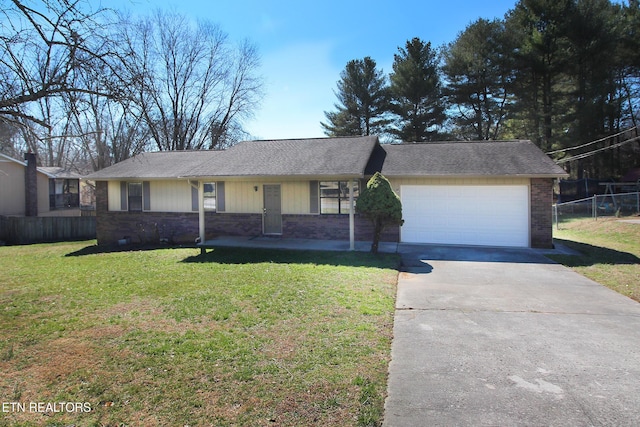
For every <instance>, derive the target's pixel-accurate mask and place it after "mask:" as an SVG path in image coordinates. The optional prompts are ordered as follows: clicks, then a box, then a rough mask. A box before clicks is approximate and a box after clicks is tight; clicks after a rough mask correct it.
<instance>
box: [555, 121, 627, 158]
mask: <svg viewBox="0 0 640 427" xmlns="http://www.w3.org/2000/svg"><path fill="white" fill-rule="evenodd" d="M633 130H635V131H636V132H637V131H638V127H637V126H635V127H632V128H630V129H626V130H623V131H621V132H618V133H616V134H613V135H609V136H605V137H604V138H600V139H596V140H595V141H591V142H587V143H586V144H582V145H578V146H575V147H569V148H563V149H561V150H554V151H548V152H547V154H556V153H563V152H565V151H571V150H577V149H578V148H584V147H588V146H590V145H593V144H597V143H598V142H602V141H606V140H607V139H609V138H614V137H616V136H620V135H622V134H624V133H627V132H631V131H633ZM636 138H637V137H636Z"/></svg>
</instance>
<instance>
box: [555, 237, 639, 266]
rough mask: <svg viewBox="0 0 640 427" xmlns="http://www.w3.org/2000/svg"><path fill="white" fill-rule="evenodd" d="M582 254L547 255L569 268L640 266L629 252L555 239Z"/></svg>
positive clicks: (637, 259)
mask: <svg viewBox="0 0 640 427" xmlns="http://www.w3.org/2000/svg"><path fill="white" fill-rule="evenodd" d="M554 240H556V241H558V242H559V243H562V244H563V245H565V246H567V247H569V248H571V249H574V250H576V251H578V252H580V255H547V256H548V257H549V258H551V259H553V260H554V261H556V262H559V263H561V264H563V265H566V266H568V267H589V266H591V265H595V264H611V265H632V264H640V258H638V257H637V256H636V255H634V254H631V253H628V252H620V251H616V250H614V249H609V248H604V247H602V246H593V245H589V244H587V243H581V242H575V241H573V240H562V239H554Z"/></svg>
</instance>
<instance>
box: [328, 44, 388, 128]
mask: <svg viewBox="0 0 640 427" xmlns="http://www.w3.org/2000/svg"><path fill="white" fill-rule="evenodd" d="M336 97H337V98H338V101H339V103H338V104H335V105H334V106H335V108H336V110H337V111H335V112H327V111H325V113H324V114H325V116H326V118H327V123H320V124H321V125H322V127H323V128H324V132H325V134H326V135H328V136H355V135H372V134H376V133H382V132H384V131H385V127H386V126H387V124H388V120H387V119H386V118H385V115H386V112H387V111H388V85H387V80H386V77H385V76H384V73H383V72H382V70H378V69H377V67H376V62H375V61H374V60H373V59H371V58H370V57H365V58H364V59H354V60H351V61H349V62H348V63H347V65H346V67H345V69H344V70H343V71H342V73H340V80H339V81H338V91H337V92H336Z"/></svg>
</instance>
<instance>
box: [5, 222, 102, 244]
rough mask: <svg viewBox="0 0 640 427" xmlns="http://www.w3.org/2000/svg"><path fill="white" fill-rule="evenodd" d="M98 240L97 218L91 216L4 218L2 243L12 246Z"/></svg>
mask: <svg viewBox="0 0 640 427" xmlns="http://www.w3.org/2000/svg"><path fill="white" fill-rule="evenodd" d="M95 238H96V218H95V217H90V216H68V217H63V216H50V217H3V216H0V241H4V242H5V243H7V244H10V245H24V244H29V243H43V242H65V241H73V240H88V239H95Z"/></svg>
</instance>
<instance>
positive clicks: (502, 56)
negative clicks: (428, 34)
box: [443, 19, 513, 140]
mask: <svg viewBox="0 0 640 427" xmlns="http://www.w3.org/2000/svg"><path fill="white" fill-rule="evenodd" d="M509 41H510V39H509V38H508V37H507V34H506V29H505V25H504V22H503V21H501V20H494V21H488V20H486V19H478V20H477V21H476V22H474V23H472V24H470V25H469V26H468V27H467V28H466V29H465V31H464V32H462V33H460V35H459V36H458V37H457V39H456V40H455V41H454V42H453V43H451V44H449V45H448V46H447V47H446V48H445V49H444V53H443V56H444V65H443V72H444V75H445V76H446V79H447V81H448V85H447V87H446V93H447V95H448V102H449V104H450V105H451V114H452V116H453V117H452V119H453V121H454V125H455V129H454V133H455V135H456V136H457V137H458V138H460V139H465V140H468V139H477V140H490V139H499V138H500V137H502V135H503V125H504V123H505V120H506V119H507V115H508V112H509V107H510V106H511V104H512V103H513V96H512V90H513V88H512V84H513V61H512V60H511V57H512V56H511V55H509V54H510V53H511V52H512V50H513V47H512V46H511V45H510V43H509Z"/></svg>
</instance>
